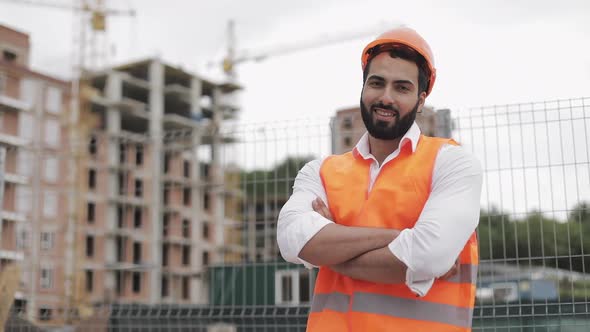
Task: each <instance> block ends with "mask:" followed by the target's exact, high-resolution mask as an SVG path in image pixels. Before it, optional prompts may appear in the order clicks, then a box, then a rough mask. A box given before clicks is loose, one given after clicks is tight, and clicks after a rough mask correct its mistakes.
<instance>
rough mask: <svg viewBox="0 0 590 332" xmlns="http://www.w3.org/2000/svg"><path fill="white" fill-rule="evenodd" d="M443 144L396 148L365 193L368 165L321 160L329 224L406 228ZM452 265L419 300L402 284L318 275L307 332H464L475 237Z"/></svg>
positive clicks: (358, 160)
mask: <svg viewBox="0 0 590 332" xmlns="http://www.w3.org/2000/svg"><path fill="white" fill-rule="evenodd" d="M443 144H456V143H454V142H453V141H452V140H446V139H439V138H429V137H424V136H421V137H420V140H419V142H418V145H417V149H416V151H414V152H412V151H411V148H410V145H409V144H408V145H406V146H405V147H401V148H400V154H399V156H398V157H396V158H395V159H394V160H392V161H390V162H389V163H387V164H386V165H383V166H382V169H381V170H380V173H379V176H378V178H377V180H376V181H375V183H374V185H373V188H372V190H371V191H370V192H367V190H368V188H369V171H370V170H369V168H370V163H371V161H367V160H364V159H362V157H361V156H359V155H358V154H355V153H352V152H350V153H347V154H344V155H339V156H332V157H329V158H327V159H326V160H325V161H324V163H323V164H322V167H321V169H320V176H321V178H322V182H323V184H324V188H325V189H326V196H327V198H328V206H329V208H330V212H331V213H332V216H333V218H334V222H336V223H338V224H341V225H345V226H361V227H381V228H393V229H398V230H402V229H406V228H412V227H414V224H415V223H416V220H418V218H419V215H420V213H421V211H422V209H423V207H424V204H425V203H426V201H427V199H428V196H429V195H430V190H431V182H432V170H433V168H434V162H435V159H436V155H437V154H438V151H439V149H440V147H441V146H442V145H443ZM459 261H460V264H461V265H460V269H459V272H458V273H457V274H456V275H455V276H453V277H452V278H449V279H446V280H444V279H437V280H436V281H435V283H434V285H433V286H432V288H431V289H430V291H429V292H428V294H426V295H425V296H424V297H420V298H418V297H416V295H415V294H414V293H412V292H411V291H410V290H409V288H408V287H407V286H406V285H404V284H392V285H385V284H376V283H369V282H365V281H359V280H353V279H351V278H349V277H347V276H344V275H340V274H338V273H337V272H334V271H333V270H331V269H330V268H327V267H320V272H319V274H318V277H317V280H316V287H315V291H314V297H313V300H312V308H311V312H310V315H309V320H308V330H307V331H308V332H317V331H320V332H325V331H353V332H356V331H437V332H438V331H445V332H450V331H453V332H454V331H461V332H465V331H470V330H471V320H472V315H473V307H474V302H475V282H476V277H477V267H478V263H479V258H478V250H477V237H476V236H475V234H473V235H472V236H471V238H470V239H469V241H468V242H467V243H466V245H465V247H464V248H463V250H462V252H461V254H460V256H459Z"/></svg>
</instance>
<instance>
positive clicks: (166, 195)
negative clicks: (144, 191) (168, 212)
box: [162, 187, 170, 205]
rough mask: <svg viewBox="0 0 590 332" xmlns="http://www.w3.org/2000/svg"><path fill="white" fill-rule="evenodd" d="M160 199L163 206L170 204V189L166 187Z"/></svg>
mask: <svg viewBox="0 0 590 332" xmlns="http://www.w3.org/2000/svg"><path fill="white" fill-rule="evenodd" d="M162 199H163V201H164V204H165V205H167V204H168V203H169V202H170V189H169V188H168V187H166V188H164V195H162Z"/></svg>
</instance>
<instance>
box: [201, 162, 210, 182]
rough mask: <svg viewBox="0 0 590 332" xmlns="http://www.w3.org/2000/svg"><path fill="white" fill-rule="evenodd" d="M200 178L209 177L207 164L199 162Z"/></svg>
mask: <svg viewBox="0 0 590 332" xmlns="http://www.w3.org/2000/svg"><path fill="white" fill-rule="evenodd" d="M201 178H203V179H205V180H206V179H208V178H209V164H201Z"/></svg>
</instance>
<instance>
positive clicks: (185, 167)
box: [182, 160, 191, 178]
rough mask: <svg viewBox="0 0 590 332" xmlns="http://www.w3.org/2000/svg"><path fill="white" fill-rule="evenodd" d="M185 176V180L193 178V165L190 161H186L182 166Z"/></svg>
mask: <svg viewBox="0 0 590 332" xmlns="http://www.w3.org/2000/svg"><path fill="white" fill-rule="evenodd" d="M182 169H183V174H184V177H185V178H190V176H191V163H190V162H189V161H188V160H185V161H184V162H183V164H182Z"/></svg>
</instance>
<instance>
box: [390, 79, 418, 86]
mask: <svg viewBox="0 0 590 332" xmlns="http://www.w3.org/2000/svg"><path fill="white" fill-rule="evenodd" d="M393 83H396V84H411V85H414V82H412V81H410V80H395V81H393Z"/></svg>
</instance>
